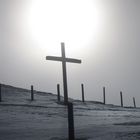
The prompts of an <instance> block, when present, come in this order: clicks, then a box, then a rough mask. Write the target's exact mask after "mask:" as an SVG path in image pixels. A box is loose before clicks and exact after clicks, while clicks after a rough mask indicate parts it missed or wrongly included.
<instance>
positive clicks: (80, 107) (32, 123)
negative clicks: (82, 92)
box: [0, 85, 140, 140]
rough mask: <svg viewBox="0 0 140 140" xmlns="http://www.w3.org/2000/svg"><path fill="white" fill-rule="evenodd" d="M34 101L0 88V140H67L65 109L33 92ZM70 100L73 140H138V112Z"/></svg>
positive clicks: (53, 97) (15, 90) (24, 92)
mask: <svg viewBox="0 0 140 140" xmlns="http://www.w3.org/2000/svg"><path fill="white" fill-rule="evenodd" d="M34 98H35V100H34V101H31V100H30V90H26V89H21V88H15V87H12V86H7V85H3V86H2V102H0V140H19V139H20V140H66V139H67V137H68V132H67V131H68V130H67V127H68V124H67V107H66V106H64V105H63V104H61V103H58V102H57V96H56V95H54V94H52V93H44V92H38V91H36V92H35V97H34ZM61 100H63V97H61ZM70 100H71V101H72V102H73V103H74V121H75V136H76V139H77V140H140V108H136V109H135V108H128V107H127V108H121V107H119V106H114V105H104V104H102V103H100V102H94V101H87V102H85V103H82V102H81V101H79V100H73V99H70Z"/></svg>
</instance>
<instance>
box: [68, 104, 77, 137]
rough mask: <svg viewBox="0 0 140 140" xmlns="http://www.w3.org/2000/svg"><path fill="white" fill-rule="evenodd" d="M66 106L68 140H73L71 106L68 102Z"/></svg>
mask: <svg viewBox="0 0 140 140" xmlns="http://www.w3.org/2000/svg"><path fill="white" fill-rule="evenodd" d="M67 105H68V135H69V140H75V134H74V116H73V104H72V103H70V102H69V103H68V104H67Z"/></svg>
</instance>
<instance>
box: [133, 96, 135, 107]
mask: <svg viewBox="0 0 140 140" xmlns="http://www.w3.org/2000/svg"><path fill="white" fill-rule="evenodd" d="M133 103H134V108H136V102H135V97H133Z"/></svg>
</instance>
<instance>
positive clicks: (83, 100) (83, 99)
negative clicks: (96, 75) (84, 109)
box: [81, 84, 85, 102]
mask: <svg viewBox="0 0 140 140" xmlns="http://www.w3.org/2000/svg"><path fill="white" fill-rule="evenodd" d="M81 88H82V102H85V96H84V84H81Z"/></svg>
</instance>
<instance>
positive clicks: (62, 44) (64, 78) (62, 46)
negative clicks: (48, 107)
mask: <svg viewBox="0 0 140 140" xmlns="http://www.w3.org/2000/svg"><path fill="white" fill-rule="evenodd" d="M61 53H62V56H61V57H56V56H46V60H53V61H60V62H62V72H63V89H64V103H65V104H67V103H68V88H67V71H66V62H70V63H81V60H78V59H73V58H66V55H65V44H64V43H61Z"/></svg>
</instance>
